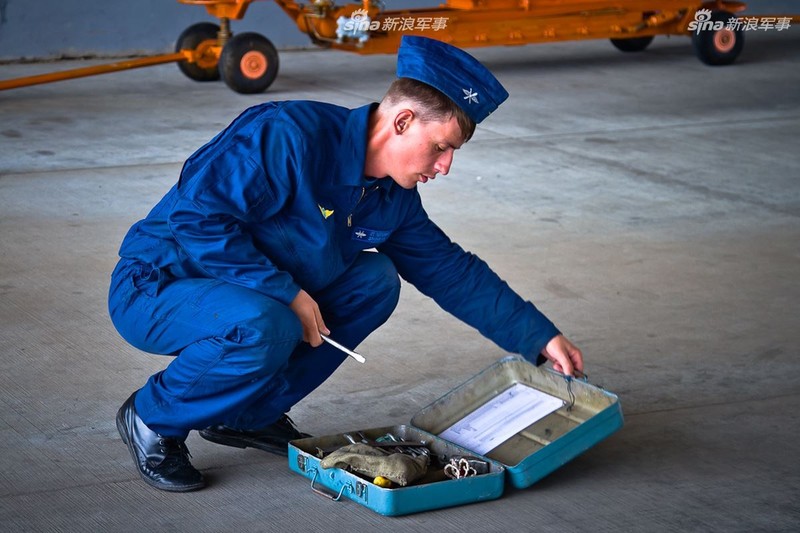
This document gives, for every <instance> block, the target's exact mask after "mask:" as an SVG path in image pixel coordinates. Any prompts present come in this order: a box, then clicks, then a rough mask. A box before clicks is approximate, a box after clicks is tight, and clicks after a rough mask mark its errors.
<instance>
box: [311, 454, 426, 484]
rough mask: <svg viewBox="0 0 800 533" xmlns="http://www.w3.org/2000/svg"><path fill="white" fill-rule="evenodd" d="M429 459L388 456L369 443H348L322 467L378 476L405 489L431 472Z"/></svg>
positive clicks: (373, 476) (322, 463) (397, 455)
mask: <svg viewBox="0 0 800 533" xmlns="http://www.w3.org/2000/svg"><path fill="white" fill-rule="evenodd" d="M428 462H429V459H428V457H426V456H424V455H423V456H418V457H412V456H410V455H407V454H404V453H392V454H391V455H387V454H386V452H385V451H383V450H379V449H377V448H374V447H372V446H369V445H368V444H349V445H347V446H343V447H341V448H339V449H338V450H336V451H334V452H332V453H331V454H330V455H328V456H327V457H325V458H324V459H323V460H322V461H321V462H320V465H321V466H322V468H341V469H343V470H350V471H353V472H358V473H359V474H364V475H365V476H368V477H371V478H375V477H377V476H381V477H385V478H386V479H388V480H390V481H392V482H393V483H397V484H398V485H400V486H401V487H405V486H406V485H408V484H409V483H411V482H413V481H415V480H417V479H419V478H421V477H422V476H423V475H425V472H427V470H428Z"/></svg>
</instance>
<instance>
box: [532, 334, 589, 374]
mask: <svg viewBox="0 0 800 533" xmlns="http://www.w3.org/2000/svg"><path fill="white" fill-rule="evenodd" d="M542 355H543V356H545V357H546V358H547V359H548V360H549V361H551V362H552V363H553V370H555V371H556V372H561V373H562V374H566V375H568V376H573V375H574V374H575V371H576V370H577V371H578V372H580V373H583V354H582V353H581V351H580V350H579V349H578V348H576V347H575V345H574V344H572V343H571V342H569V341H568V340H567V338H566V337H565V336H564V335H561V334H558V335H556V336H555V337H553V338H552V339H550V342H548V343H547V345H546V346H545V347H544V350H542Z"/></svg>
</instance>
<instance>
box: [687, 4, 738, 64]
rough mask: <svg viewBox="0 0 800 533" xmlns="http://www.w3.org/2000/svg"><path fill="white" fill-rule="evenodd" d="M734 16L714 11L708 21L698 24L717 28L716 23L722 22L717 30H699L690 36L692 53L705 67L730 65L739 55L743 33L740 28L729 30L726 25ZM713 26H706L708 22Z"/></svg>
mask: <svg viewBox="0 0 800 533" xmlns="http://www.w3.org/2000/svg"><path fill="white" fill-rule="evenodd" d="M735 17H736V15H734V14H733V13H729V12H727V11H714V12H712V13H711V18H709V19H708V21H701V22H700V24H702V25H708V26H717V27H719V26H720V24H716V23H717V22H722V24H721V26H722V27H721V28H719V29H709V28H706V29H702V26H701V29H699V30H696V31H695V32H694V33H693V34H692V45H693V46H694V53H695V54H697V57H698V59H700V61H702V62H703V63H705V64H706V65H730V64H731V63H733V62H734V60H735V59H736V58H737V57H739V53H740V52H741V51H742V47H743V46H744V31H743V30H742V29H741V28H738V27H737V28H736V29H729V28H728V27H727V23H728V21H729V20H730V19H731V18H735ZM709 21H710V22H712V23H714V24H708V22H709Z"/></svg>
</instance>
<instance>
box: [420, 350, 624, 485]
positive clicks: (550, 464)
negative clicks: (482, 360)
mask: <svg viewBox="0 0 800 533" xmlns="http://www.w3.org/2000/svg"><path fill="white" fill-rule="evenodd" d="M520 385H522V387H520ZM512 387H514V388H515V389H516V390H519V391H522V392H525V391H527V392H529V393H530V394H531V395H532V396H533V397H534V398H533V400H534V401H535V402H534V403H536V404H537V405H538V404H539V403H541V404H545V403H548V402H549V404H548V406H546V407H544V406H543V407H542V409H543V410H542V412H541V413H540V414H539V416H541V418H539V419H538V420H535V421H533V423H531V424H530V425H527V426H525V427H523V428H522V429H519V430H516V431H514V430H512V431H511V433H509V435H507V436H506V437H502V443H500V441H497V442H495V443H493V444H494V445H496V447H493V448H492V449H491V450H488V451H487V450H481V449H473V448H471V446H470V445H468V444H466V443H464V441H463V440H454V441H455V442H456V443H458V444H461V445H462V446H464V447H465V448H468V449H472V450H473V451H475V452H476V453H479V454H480V455H484V456H486V457H488V458H490V459H493V460H495V461H498V462H500V463H502V464H503V465H505V466H506V467H507V468H508V474H509V475H510V476H511V478H512V479H511V480H512V482H513V484H514V485H516V486H518V487H525V486H528V485H530V484H532V483H533V482H534V481H536V480H538V479H540V478H541V477H544V475H546V474H547V473H549V472H551V471H553V470H555V469H556V468H558V467H559V466H561V465H563V464H564V463H566V462H567V461H569V460H570V459H572V458H574V457H575V456H577V455H579V454H580V453H582V452H583V451H585V450H586V449H588V448H590V447H591V446H593V445H594V444H596V443H597V442H599V441H600V440H602V439H604V438H605V437H607V436H608V435H610V434H611V433H613V432H614V431H616V430H617V429H619V428H620V427H622V409H621V408H620V405H619V400H618V398H617V396H616V395H614V394H612V393H610V392H608V391H606V390H604V389H602V388H600V387H597V386H594V385H591V384H589V383H588V382H587V381H585V380H581V379H575V378H567V377H566V376H564V375H563V374H560V373H558V372H555V371H553V370H549V369H545V368H541V367H536V366H535V365H533V364H531V363H530V362H528V361H526V360H525V359H522V358H521V357H518V356H509V357H504V358H503V359H500V360H499V361H497V362H496V363H494V364H493V365H491V366H490V367H488V368H486V369H485V370H483V371H482V372H480V373H479V374H477V375H476V376H474V377H472V378H470V379H469V380H468V381H467V382H465V383H463V384H462V385H460V386H458V387H456V388H455V389H453V390H452V391H450V392H449V393H447V394H446V395H444V396H442V397H441V398H439V399H438V400H436V401H434V402H433V403H431V404H430V405H428V406H427V407H425V408H423V409H422V410H421V411H420V412H418V413H417V414H416V415H414V417H413V418H412V419H411V424H412V425H413V426H415V427H418V428H420V429H423V430H425V431H427V432H429V433H432V434H434V435H439V436H440V437H442V438H444V439H448V436H450V437H452V436H455V434H454V432H453V428H454V427H455V428H456V433H459V434H460V435H463V434H464V433H468V432H470V431H472V430H473V429H474V428H473V427H471V426H469V422H470V420H474V418H473V417H474V416H475V414H476V413H479V410H482V411H483V412H486V411H487V409H489V410H492V409H494V408H496V407H497V406H496V405H495V404H496V403H497V402H498V401H499V400H498V398H501V397H508V396H509V395H512V396H513V394H514V393H513V392H512V391H511V389H512ZM528 387H530V389H528ZM531 389H532V390H531ZM537 395H538V397H537ZM538 400H541V402H539V401H538ZM537 408H538V407H537ZM498 411H499V410H498ZM529 411H530V410H529V409H526V415H529V414H530V412H529ZM510 414H511V415H513V413H510ZM506 415H509V413H501V414H500V415H497V416H495V417H494V418H492V416H493V415H492V414H489V415H487V416H488V417H489V418H488V419H484V420H483V421H482V423H483V424H485V425H486V427H485V428H483V429H487V430H491V431H492V432H497V433H502V431H503V429H504V428H503V427H502V426H504V425H505V424H509V425H510V426H513V425H514V424H516V426H519V420H518V419H517V420H511V418H512V416H506ZM487 420H488V421H487ZM523 424H524V422H523ZM475 425H476V426H477V424H475ZM465 426H466V427H467V430H469V431H459V429H463V428H464V427H465ZM478 429H481V428H478ZM505 429H507V428H505ZM507 437H508V438H507ZM506 438H507V440H506ZM462 439H463V437H462ZM448 440H449V439H448ZM497 444H499V445H497ZM476 445H477V444H476ZM531 469H533V470H532V471H530V470H531Z"/></svg>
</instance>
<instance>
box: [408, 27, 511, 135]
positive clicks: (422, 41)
mask: <svg viewBox="0 0 800 533" xmlns="http://www.w3.org/2000/svg"><path fill="white" fill-rule="evenodd" d="M397 77H398V78H412V79H415V80H417V81H421V82H422V83H426V84H428V85H430V86H431V87H434V88H436V89H438V90H439V91H441V92H442V93H444V94H445V95H447V96H448V97H450V99H451V100H453V101H454V102H455V103H456V104H457V105H458V106H459V107H460V108H461V109H463V110H464V111H465V112H466V113H467V115H468V116H469V117H470V118H471V119H472V120H474V121H475V123H476V124H477V123H479V122H481V121H482V120H483V119H485V118H486V117H488V116H489V114H490V113H491V112H492V111H494V110H495V109H497V107H498V106H499V105H500V104H502V103H503V102H504V101H505V99H506V98H508V92H507V91H506V90H505V88H503V86H502V85H500V82H499V81H497V78H495V77H494V76H493V75H492V73H491V72H489V69H487V68H486V67H484V66H483V65H481V64H480V62H479V61H478V60H477V59H475V58H474V57H472V56H471V55H469V54H468V53H466V52H465V51H463V50H461V49H460V48H456V47H455V46H451V45H449V44H446V43H443V42H441V41H437V40H436V39H428V38H426V37H418V36H413V35H404V36H403V38H402V40H401V41H400V50H399V51H398V52H397Z"/></svg>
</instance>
